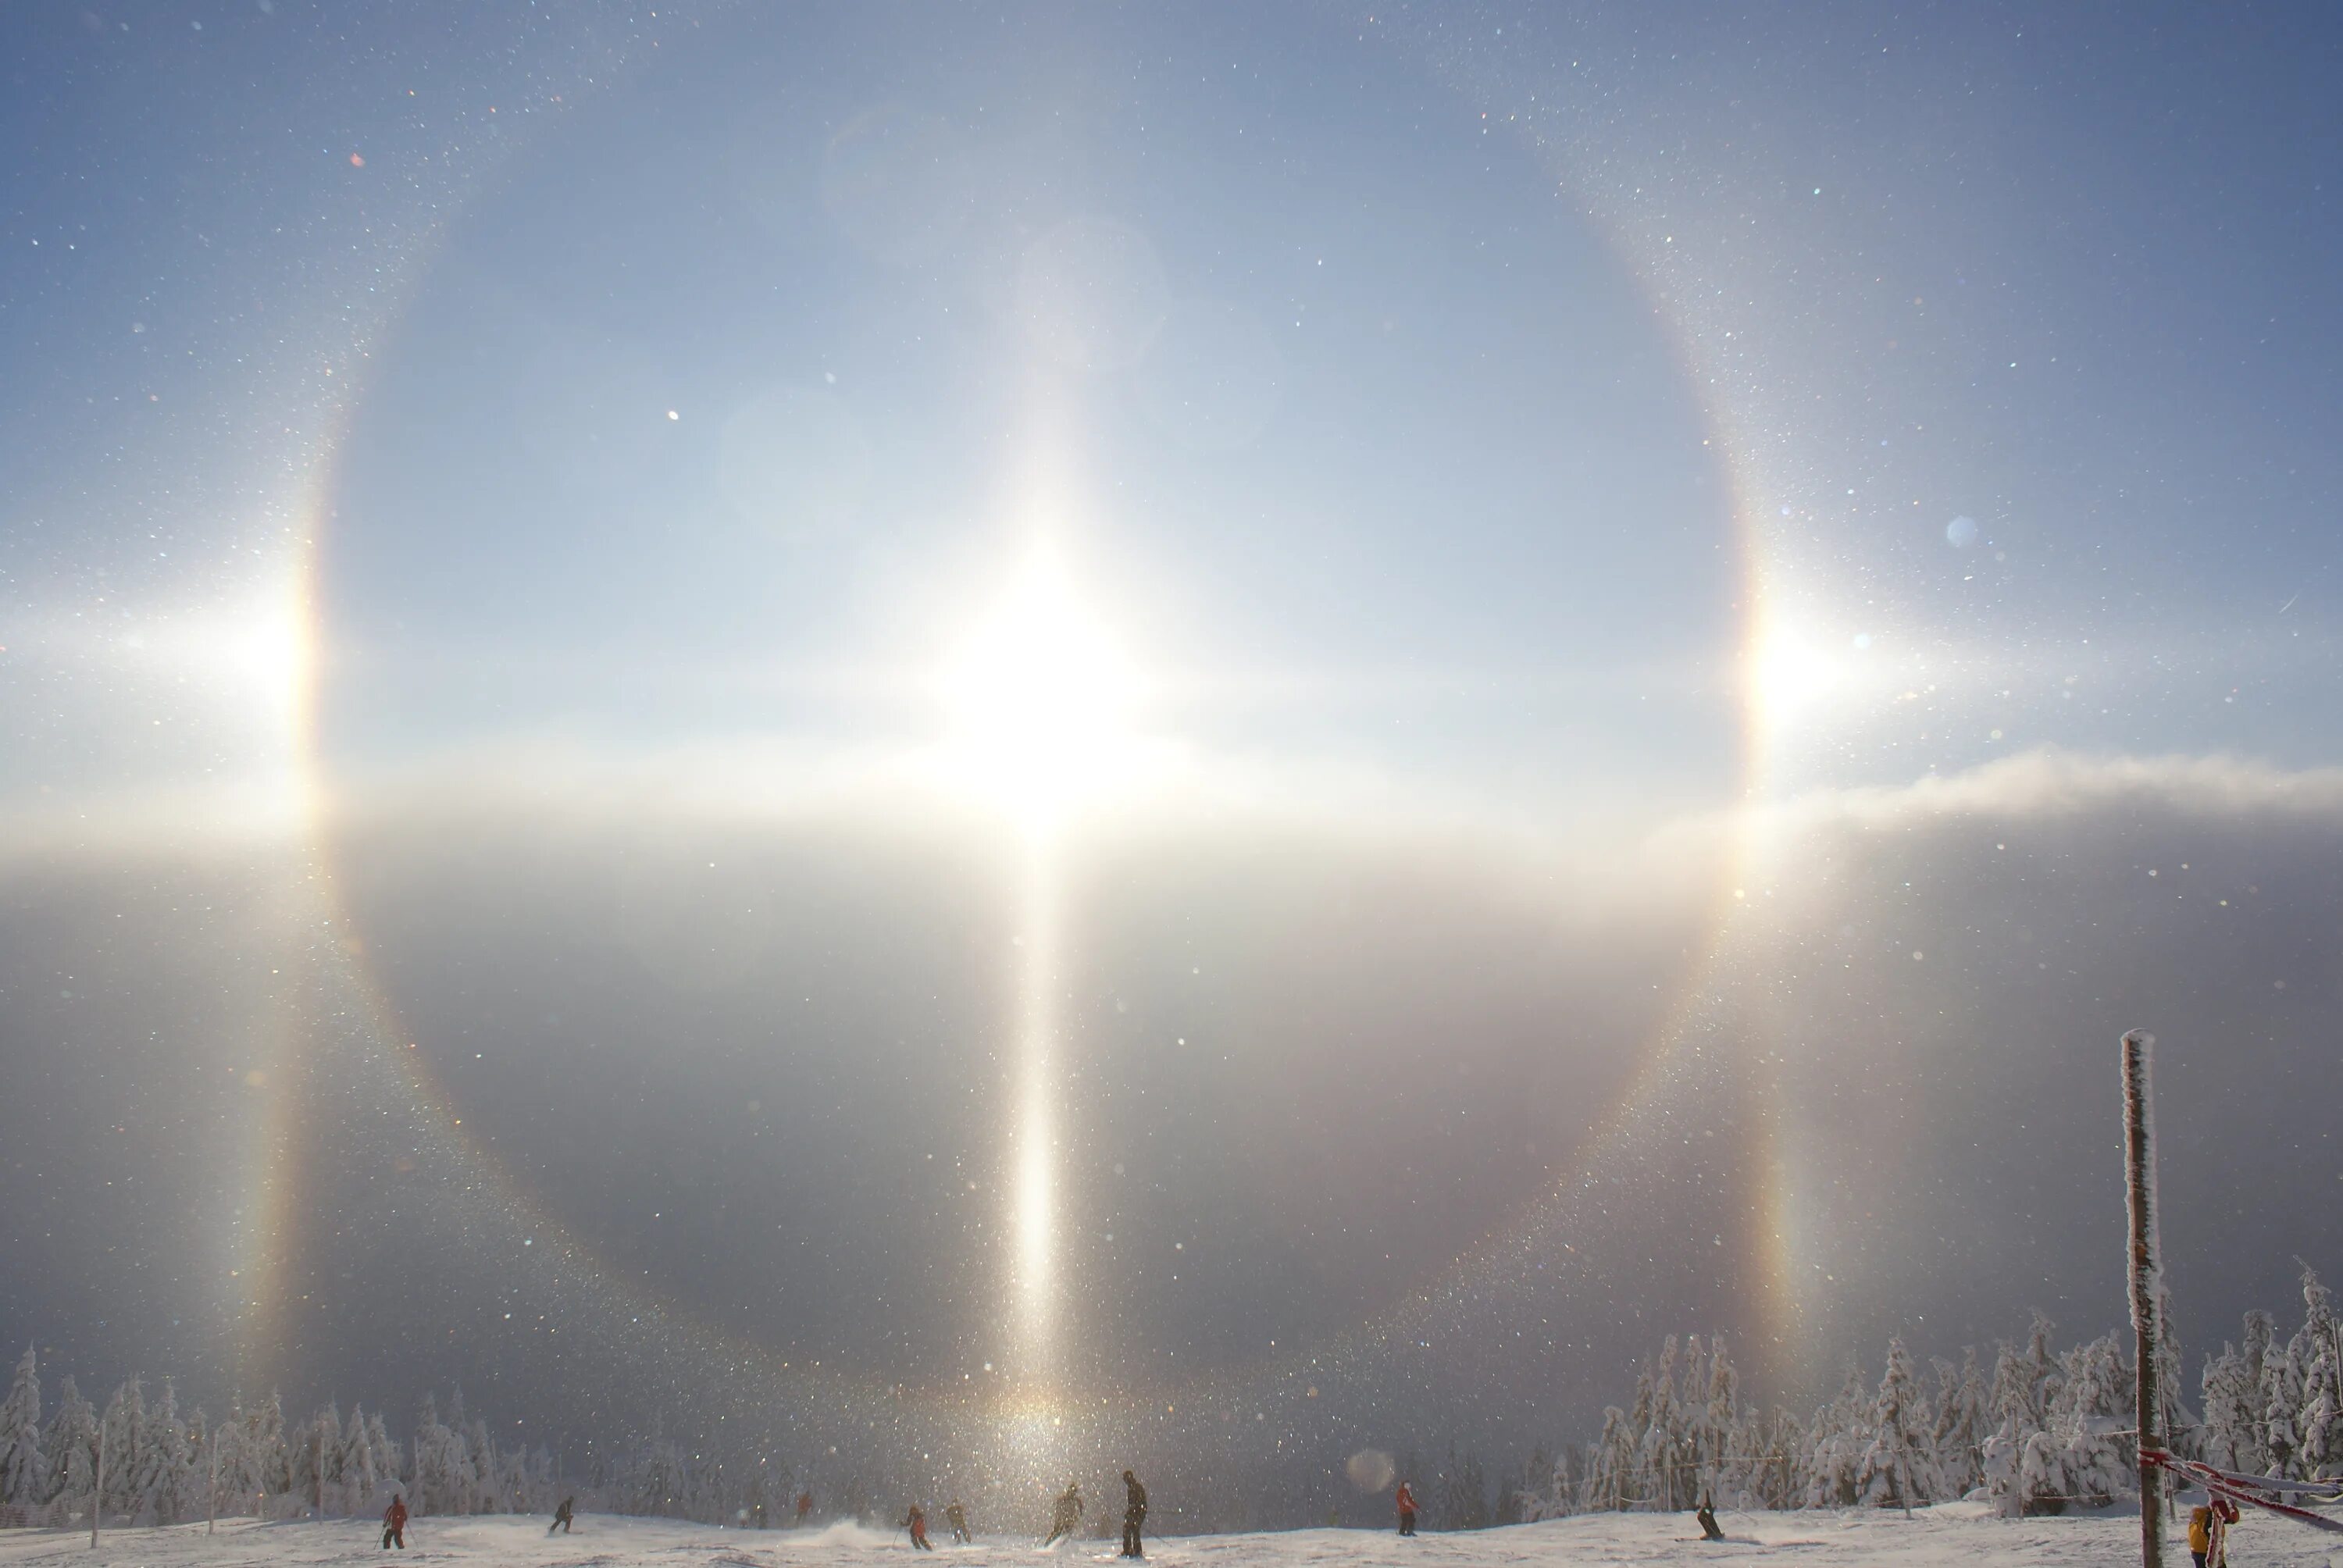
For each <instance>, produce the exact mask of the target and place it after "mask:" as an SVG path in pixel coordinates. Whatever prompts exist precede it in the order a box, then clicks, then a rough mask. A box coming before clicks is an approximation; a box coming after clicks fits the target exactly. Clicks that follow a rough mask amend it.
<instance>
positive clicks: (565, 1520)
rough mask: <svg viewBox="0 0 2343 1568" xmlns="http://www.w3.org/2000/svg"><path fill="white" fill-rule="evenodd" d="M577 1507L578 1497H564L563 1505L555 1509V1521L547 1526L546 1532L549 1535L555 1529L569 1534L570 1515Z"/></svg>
mask: <svg viewBox="0 0 2343 1568" xmlns="http://www.w3.org/2000/svg"><path fill="white" fill-rule="evenodd" d="M577 1507H578V1500H577V1499H576V1498H574V1497H565V1498H563V1499H562V1500H561V1506H560V1507H558V1508H557V1509H555V1510H554V1511H553V1523H550V1524H548V1525H547V1526H546V1527H545V1533H547V1534H548V1535H550V1534H552V1533H554V1532H555V1531H557V1530H558V1531H560V1532H561V1533H563V1534H564V1535H567V1534H568V1533H569V1519H570V1515H571V1514H572V1513H574V1512H575V1511H576V1509H577Z"/></svg>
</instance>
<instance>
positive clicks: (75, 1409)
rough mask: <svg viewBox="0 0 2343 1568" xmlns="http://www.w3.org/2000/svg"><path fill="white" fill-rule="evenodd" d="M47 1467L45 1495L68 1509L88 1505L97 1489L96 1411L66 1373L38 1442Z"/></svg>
mask: <svg viewBox="0 0 2343 1568" xmlns="http://www.w3.org/2000/svg"><path fill="white" fill-rule="evenodd" d="M42 1452H43V1454H44V1456H45V1460H46V1462H47V1464H48V1468H49V1496H50V1498H51V1500H52V1501H53V1502H55V1503H60V1504H64V1505H66V1506H70V1507H75V1508H81V1507H86V1506H87V1505H88V1503H89V1500H90V1497H91V1495H92V1494H93V1493H95V1492H96V1489H97V1412H96V1411H95V1410H93V1409H92V1408H91V1407H90V1402H89V1401H87V1400H85V1399H84V1398H82V1397H81V1391H80V1390H79V1389H77V1388H75V1387H74V1380H73V1374H72V1373H71V1372H67V1373H66V1374H65V1377H64V1379H63V1380H62V1381H61V1382H59V1384H58V1388H57V1413H56V1414H55V1415H53V1416H51V1417H50V1418H49V1430H48V1432H47V1434H46V1436H45V1438H44V1439H43V1441H42Z"/></svg>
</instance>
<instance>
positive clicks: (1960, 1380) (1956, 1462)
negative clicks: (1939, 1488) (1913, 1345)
mask: <svg viewBox="0 0 2343 1568" xmlns="http://www.w3.org/2000/svg"><path fill="white" fill-rule="evenodd" d="M1990 1401H1991V1395H1990V1393H1989V1392H1988V1391H1987V1389H1986V1381H1985V1373H1984V1371H1983V1370H1982V1369H1981V1368H1980V1367H1979V1366H1978V1365H1977V1353H1976V1347H1975V1346H1974V1345H1972V1346H1970V1347H1968V1348H1967V1349H1966V1350H1964V1351H1963V1352H1961V1364H1960V1365H1959V1367H1957V1368H1956V1367H1955V1366H1954V1365H1953V1363H1952V1362H1948V1361H1943V1360H1939V1361H1938V1362H1936V1430H1935V1432H1933V1433H1932V1434H1931V1436H1932V1438H1933V1441H1934V1442H1935V1445H1936V1468H1937V1471H1938V1473H1940V1474H1941V1475H1942V1476H1943V1477H1944V1483H1945V1495H1946V1496H1947V1497H1966V1496H1967V1495H1968V1494H1969V1493H1970V1492H1972V1491H1974V1490H1975V1489H1976V1488H1977V1487H1978V1486H1981V1485H1983V1484H1984V1483H1985V1472H1984V1469H1983V1467H1982V1463H1981V1459H1980V1456H1981V1453H1982V1452H1983V1450H1984V1447H1985V1440H1986V1433H1987V1432H1990V1431H1991V1428H1990V1427H1989V1426H1988V1424H1987V1420H1986V1412H1987V1410H1988V1409H1989V1408H1990Z"/></svg>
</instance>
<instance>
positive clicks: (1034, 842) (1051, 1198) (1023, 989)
mask: <svg viewBox="0 0 2343 1568" xmlns="http://www.w3.org/2000/svg"><path fill="white" fill-rule="evenodd" d="M1019 839H1020V842H1019V849H1020V864H1019V867H1018V890H1017V932H1018V942H1019V948H1018V973H1017V1064H1016V1074H1017V1085H1016V1104H1017V1135H1016V1136H1017V1142H1016V1168H1015V1182H1016V1190H1015V1203H1016V1211H1015V1213H1014V1215H1013V1216H1012V1224H1013V1227H1014V1232H1015V1236H1016V1269H1017V1278H1016V1294H1015V1307H1014V1310H1015V1314H1016V1322H1015V1324H1014V1328H1015V1344H1016V1351H1017V1355H1016V1362H1015V1370H1016V1374H1017V1376H1018V1377H1019V1379H1020V1380H1021V1381H1022V1382H1026V1383H1027V1384H1029V1385H1039V1386H1040V1388H1041V1389H1042V1390H1047V1389H1048V1387H1049V1385H1050V1383H1051V1381H1052V1379H1053V1377H1054V1375H1055V1373H1056V1372H1057V1370H1058V1369H1057V1366H1056V1364H1055V1362H1056V1358H1055V1353H1054V1352H1055V1349H1056V1343H1057V1318H1058V1293H1059V1292H1058V1274H1057V1218H1058V1216H1057V1207H1058V1104H1057V1101H1058V1072H1059V1065H1058V1045H1059V1027H1060V1025H1059V998H1060V996H1061V993H1062V991H1063V989H1064V980H1063V976H1062V974H1061V947H1062V935H1061V930H1060V921H1059V910H1058V902H1059V900H1058V886H1057V865H1056V859H1057V856H1056V844H1055V835H1054V834H1053V833H1052V832H1051V824H1050V823H1049V822H1048V821H1046V820H1044V819H1041V816H1040V814H1038V813H1036V814H1034V815H1032V816H1030V817H1029V818H1028V819H1027V820H1026V821H1024V822H1023V823H1021V832H1020V835H1019Z"/></svg>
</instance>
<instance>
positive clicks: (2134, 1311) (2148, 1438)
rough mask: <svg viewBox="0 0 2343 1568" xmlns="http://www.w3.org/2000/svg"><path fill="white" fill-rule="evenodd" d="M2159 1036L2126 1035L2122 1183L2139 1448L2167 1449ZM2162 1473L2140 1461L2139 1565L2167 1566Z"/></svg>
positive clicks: (2140, 1032) (2148, 1567)
mask: <svg viewBox="0 0 2343 1568" xmlns="http://www.w3.org/2000/svg"><path fill="white" fill-rule="evenodd" d="M2155 1046H2156V1037H2155V1036H2154V1035H2152V1034H2149V1033H2147V1031H2146V1030H2137V1029H2135V1030H2131V1031H2130V1032H2128V1033H2127V1034H2126V1035H2125V1036H2124V1037H2123V1099H2124V1187H2125V1193H2126V1198H2127V1204H2128V1207H2129V1209H2130V1211H2131V1249H2130V1251H2131V1267H2130V1275H2131V1324H2132V1330H2133V1337H2134V1339H2135V1341H2136V1344H2135V1346H2134V1352H2133V1353H2134V1354H2135V1356H2136V1357H2137V1361H2138V1368H2139V1375H2138V1381H2137V1417H2138V1419H2137V1422H2136V1425H2137V1429H2138V1432H2139V1446H2140V1447H2141V1448H2143V1449H2147V1448H2162V1447H2163V1446H2164V1434H2163V1432H2161V1431H2160V1430H2159V1429H2158V1428H2157V1389H2156V1373H2157V1365H2156V1362H2157V1348H2158V1347H2159V1346H2160V1345H2162V1344H2163V1342H2164V1324H2163V1321H2162V1318H2163V1310H2164V1302H2163V1291H2162V1284H2163V1264H2162V1260H2161V1259H2160V1258H2159V1257H2158V1256H2157V1232H2156V1125H2155V1104H2154V1101H2153V1094H2152V1088H2151V1086H2150V1084H2149V1082H2148V1053H2149V1052H2150V1051H2151V1050H2154V1049H2155ZM2157 1474H2158V1473H2157V1471H2155V1470H2154V1469H2152V1468H2150V1467H2149V1466H2148V1465H2147V1464H2146V1463H2142V1464H2141V1465H2140V1467H2139V1560H2140V1563H2141V1568H2164V1511H2163V1510H2162V1509H2161V1508H2159V1507H2157V1490H2158V1488H2157Z"/></svg>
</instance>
